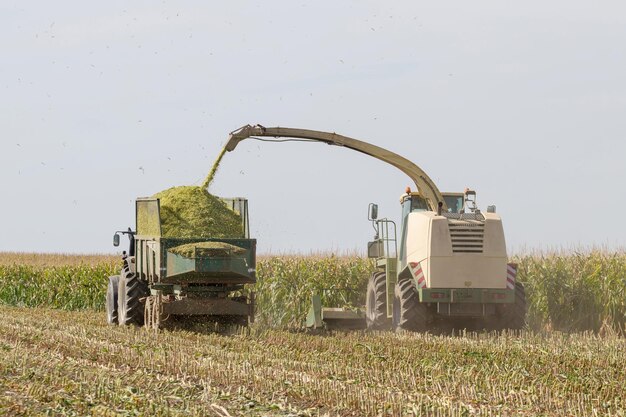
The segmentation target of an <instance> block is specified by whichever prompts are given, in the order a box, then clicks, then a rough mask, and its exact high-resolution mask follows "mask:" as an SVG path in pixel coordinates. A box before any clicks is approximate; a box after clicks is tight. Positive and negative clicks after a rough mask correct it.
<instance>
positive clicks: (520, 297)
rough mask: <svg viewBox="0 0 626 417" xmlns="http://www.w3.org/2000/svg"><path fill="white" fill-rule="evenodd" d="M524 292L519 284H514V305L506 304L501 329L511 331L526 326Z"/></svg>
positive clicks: (522, 286)
mask: <svg viewBox="0 0 626 417" xmlns="http://www.w3.org/2000/svg"><path fill="white" fill-rule="evenodd" d="M526 311H527V306H526V290H525V289H524V284H522V283H521V282H516V283H515V303H512V304H507V305H506V306H505V310H504V313H503V314H502V318H501V323H502V327H503V328H505V329H511V330H521V329H523V328H524V325H525V324H526Z"/></svg>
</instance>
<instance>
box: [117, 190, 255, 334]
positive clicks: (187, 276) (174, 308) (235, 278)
mask: <svg viewBox="0 0 626 417" xmlns="http://www.w3.org/2000/svg"><path fill="white" fill-rule="evenodd" d="M221 200H222V202H223V203H224V204H226V205H227V206H228V208H229V209H231V210H233V211H234V212H235V213H237V214H238V215H239V216H240V217H241V219H242V228H243V232H244V233H243V236H244V237H243V238H228V239H222V238H219V239H214V238H202V237H198V238H176V237H169V236H168V237H164V236H163V235H162V233H161V230H162V218H161V208H160V201H159V199H158V198H138V199H137V200H136V204H135V207H136V210H135V213H136V229H135V230H134V231H133V230H131V229H130V228H129V230H127V231H118V232H116V233H115V235H114V237H113V244H114V245H115V246H119V244H120V235H122V234H125V235H127V236H128V237H129V240H130V245H129V250H128V252H126V251H125V252H123V255H122V261H123V267H122V270H121V272H120V274H119V275H115V276H111V277H109V285H108V289H107V295H106V310H107V322H108V323H109V324H119V325H121V326H125V325H135V326H142V325H143V326H146V327H147V328H153V329H158V328H159V327H161V326H163V325H164V324H167V323H173V322H179V323H180V322H183V323H184V322H188V321H193V322H214V323H226V324H234V325H241V326H247V325H248V324H250V323H252V322H253V321H254V309H255V306H254V305H255V303H254V292H252V291H251V290H250V288H251V286H252V285H253V284H254V283H255V282H256V239H250V237H249V220H248V201H247V200H246V199H244V198H235V199H221ZM199 234H200V235H207V234H206V233H199Z"/></svg>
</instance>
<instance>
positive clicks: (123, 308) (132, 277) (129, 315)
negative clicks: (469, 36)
mask: <svg viewBox="0 0 626 417" xmlns="http://www.w3.org/2000/svg"><path fill="white" fill-rule="evenodd" d="M148 293H149V292H148V286H147V284H146V283H145V282H144V281H142V280H140V279H139V277H138V276H137V274H134V273H132V272H130V271H129V270H128V269H126V268H125V269H124V271H123V275H122V276H121V277H120V282H119V289H118V296H117V311H118V321H119V324H120V326H126V325H129V324H133V325H136V326H142V325H143V321H144V304H143V303H142V302H141V301H140V300H141V299H142V298H144V297H146V296H147V295H148Z"/></svg>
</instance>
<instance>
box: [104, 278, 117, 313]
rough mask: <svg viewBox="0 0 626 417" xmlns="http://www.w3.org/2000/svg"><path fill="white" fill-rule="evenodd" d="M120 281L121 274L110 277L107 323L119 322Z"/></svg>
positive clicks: (107, 298)
mask: <svg viewBox="0 0 626 417" xmlns="http://www.w3.org/2000/svg"><path fill="white" fill-rule="evenodd" d="M119 282H120V276H119V275H113V276H111V277H109V285H108V287H107V297H106V308H107V323H109V324H117V294H118V288H119Z"/></svg>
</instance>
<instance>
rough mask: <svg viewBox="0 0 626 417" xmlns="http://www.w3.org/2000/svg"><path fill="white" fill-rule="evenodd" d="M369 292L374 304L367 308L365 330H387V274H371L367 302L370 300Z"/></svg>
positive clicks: (380, 272) (379, 272)
mask: <svg viewBox="0 0 626 417" xmlns="http://www.w3.org/2000/svg"><path fill="white" fill-rule="evenodd" d="M371 291H373V292H374V294H375V303H374V305H373V306H368V312H367V314H366V322H367V328H368V329H370V330H385V329H388V328H389V324H390V323H389V319H388V318H387V274H385V273H384V272H382V271H378V272H374V273H372V275H371V276H370V282H369V283H368V286H367V301H369V299H370V292H371Z"/></svg>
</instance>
